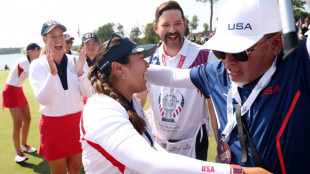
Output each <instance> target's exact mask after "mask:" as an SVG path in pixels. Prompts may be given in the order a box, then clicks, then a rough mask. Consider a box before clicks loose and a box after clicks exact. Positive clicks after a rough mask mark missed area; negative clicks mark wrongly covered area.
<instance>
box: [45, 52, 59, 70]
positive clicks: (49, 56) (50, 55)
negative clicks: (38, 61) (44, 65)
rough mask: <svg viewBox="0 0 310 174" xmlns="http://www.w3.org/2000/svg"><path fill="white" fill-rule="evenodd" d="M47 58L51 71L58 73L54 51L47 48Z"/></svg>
mask: <svg viewBox="0 0 310 174" xmlns="http://www.w3.org/2000/svg"><path fill="white" fill-rule="evenodd" d="M46 58H47V62H48V66H49V67H50V73H51V74H52V75H53V76H55V75H57V72H58V71H57V67H56V64H55V62H54V57H53V53H52V52H51V51H49V50H46Z"/></svg>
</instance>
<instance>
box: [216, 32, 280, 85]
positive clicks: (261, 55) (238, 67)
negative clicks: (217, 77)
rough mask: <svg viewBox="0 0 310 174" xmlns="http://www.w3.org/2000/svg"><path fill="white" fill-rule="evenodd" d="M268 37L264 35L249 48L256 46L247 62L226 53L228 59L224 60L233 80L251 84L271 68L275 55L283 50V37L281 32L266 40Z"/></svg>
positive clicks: (238, 82)
mask: <svg viewBox="0 0 310 174" xmlns="http://www.w3.org/2000/svg"><path fill="white" fill-rule="evenodd" d="M266 38H267V37H266V36H265V37H263V38H262V39H261V40H259V41H258V42H257V43H256V44H254V45H253V46H252V47H251V48H249V49H248V50H252V49H253V48H255V50H253V51H252V52H251V53H250V54H248V60H247V61H245V62H240V61H237V60H236V59H234V58H233V56H232V55H231V54H229V53H226V59H224V60H222V62H223V65H224V67H225V69H226V71H227V73H228V75H229V78H230V80H231V81H233V82H235V83H237V84H239V85H245V84H249V83H251V82H253V81H254V80H256V79H258V78H259V77H261V76H262V75H263V74H264V73H265V72H266V71H267V70H268V69H269V68H270V66H271V65H272V63H273V61H274V59H275V57H276V56H277V55H278V54H279V53H280V51H281V48H282V39H281V34H280V33H278V34H276V35H275V36H273V37H272V38H270V39H268V41H265V40H266ZM258 45H259V46H258Z"/></svg>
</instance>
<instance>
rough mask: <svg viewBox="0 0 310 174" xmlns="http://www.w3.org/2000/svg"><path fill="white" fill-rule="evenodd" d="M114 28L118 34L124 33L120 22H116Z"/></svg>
mask: <svg viewBox="0 0 310 174" xmlns="http://www.w3.org/2000/svg"><path fill="white" fill-rule="evenodd" d="M116 29H117V32H118V33H119V34H121V35H123V36H124V35H125V32H124V26H123V25H122V24H120V23H118V24H117V26H116Z"/></svg>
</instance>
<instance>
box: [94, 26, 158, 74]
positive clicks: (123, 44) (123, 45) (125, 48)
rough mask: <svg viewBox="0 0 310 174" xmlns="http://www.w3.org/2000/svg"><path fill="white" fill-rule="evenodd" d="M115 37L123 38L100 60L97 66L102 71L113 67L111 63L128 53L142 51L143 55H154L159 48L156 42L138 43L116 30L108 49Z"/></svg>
mask: <svg viewBox="0 0 310 174" xmlns="http://www.w3.org/2000/svg"><path fill="white" fill-rule="evenodd" d="M114 37H119V38H121V39H122V40H121V41H120V43H119V44H118V45H116V46H114V47H112V49H111V50H109V52H108V54H106V55H105V56H104V58H103V59H101V61H100V62H98V65H97V67H98V69H99V70H100V72H105V71H106V70H107V69H108V68H109V67H111V64H112V63H113V62H115V61H119V60H121V59H122V58H123V57H124V56H126V55H129V54H134V53H142V54H143V57H144V58H145V57H149V56H150V55H152V54H153V53H154V52H155V50H156V48H157V46H156V44H147V45H138V44H136V43H135V42H133V41H132V40H130V39H129V38H128V37H123V36H122V35H120V34H118V33H115V32H114V33H113V34H112V35H111V39H110V40H109V43H108V44H107V47H106V50H107V49H108V47H109V45H110V43H111V41H112V39H113V38H114Z"/></svg>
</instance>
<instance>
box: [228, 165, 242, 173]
mask: <svg viewBox="0 0 310 174" xmlns="http://www.w3.org/2000/svg"><path fill="white" fill-rule="evenodd" d="M230 166H231V174H243V169H242V167H241V166H240V165H234V164H232V165H230Z"/></svg>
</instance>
